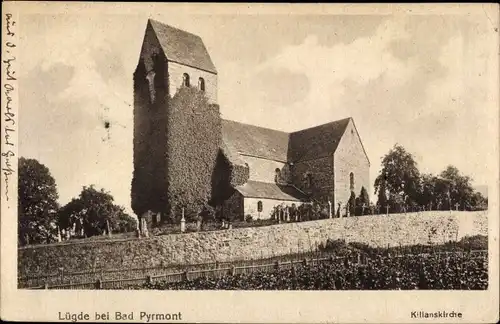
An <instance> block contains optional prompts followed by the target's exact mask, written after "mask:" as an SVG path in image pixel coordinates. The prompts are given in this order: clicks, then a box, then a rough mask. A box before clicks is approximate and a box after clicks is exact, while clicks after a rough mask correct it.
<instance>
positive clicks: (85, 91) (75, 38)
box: [19, 6, 498, 210]
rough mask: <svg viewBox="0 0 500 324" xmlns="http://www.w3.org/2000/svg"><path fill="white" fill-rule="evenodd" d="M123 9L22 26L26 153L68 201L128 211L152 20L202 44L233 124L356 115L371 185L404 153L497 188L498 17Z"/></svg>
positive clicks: (293, 125) (27, 19)
mask: <svg viewBox="0 0 500 324" xmlns="http://www.w3.org/2000/svg"><path fill="white" fill-rule="evenodd" d="M235 8H236V7H235ZM118 9H120V8H118ZM118 9H116V10H113V9H110V8H108V9H107V10H100V12H101V13H100V14H97V11H96V10H93V11H92V13H86V12H85V11H84V10H83V11H80V12H77V11H71V10H69V9H67V8H66V13H65V14H60V13H54V14H34V13H33V14H27V15H24V16H21V17H20V21H19V26H20V27H19V28H21V29H20V30H21V31H22V33H21V35H22V36H21V45H20V52H21V53H22V55H21V60H22V65H21V67H22V71H20V73H21V78H20V106H21V108H20V110H21V111H20V136H19V142H20V146H19V154H20V155H21V156H24V157H31V158H36V159H38V160H39V161H40V162H42V163H43V164H45V165H46V166H48V167H49V168H50V170H51V173H52V174H53V176H54V177H55V179H56V182H57V185H58V190H59V194H60V202H61V203H66V202H67V201H69V200H70V199H71V198H72V197H74V196H77V195H78V194H79V192H80V190H81V188H82V186H84V185H90V184H95V185H96V186H98V187H104V188H105V189H106V190H109V191H111V193H112V194H113V195H114V196H115V199H116V201H117V202H118V203H119V204H122V205H124V206H125V207H126V208H127V209H129V210H130V183H131V177H132V169H133V167H132V130H133V124H132V113H133V111H132V106H131V104H132V73H133V71H134V69H135V67H136V64H137V60H138V55H139V51H140V46H141V43H142V37H143V35H144V30H145V27H146V22H147V19H148V18H149V17H151V18H154V19H156V20H159V21H162V22H165V23H167V24H170V25H172V26H175V27H178V28H181V29H184V30H187V31H189V32H192V33H195V34H198V35H200V36H201V37H202V39H203V40H204V42H205V45H206V47H207V48H208V50H209V53H210V55H211V57H212V60H213V61H214V63H215V65H216V67H217V69H218V72H219V76H218V78H219V89H218V95H219V103H220V105H221V113H222V115H223V117H224V118H227V119H232V120H237V121H241V122H246V123H251V124H255V125H260V126H264V127H271V128H275V129H280V130H284V131H294V130H299V129H302V128H306V127H310V126H314V125H317V124H321V123H326V122H329V121H333V120H336V119H340V118H344V117H348V116H351V117H353V118H354V121H355V124H356V126H357V128H358V131H359V133H360V135H361V137H362V140H363V141H364V145H365V147H366V150H367V152H368V155H369V158H370V161H371V164H372V166H371V170H370V173H371V178H372V180H374V179H375V177H376V176H377V174H378V172H379V170H380V160H381V157H382V156H383V155H384V154H385V153H387V152H388V150H389V149H390V148H391V147H392V146H393V145H394V144H395V143H399V144H401V145H403V146H404V147H405V148H406V149H407V150H408V151H410V152H411V153H413V154H414V156H415V158H416V160H417V162H418V165H419V168H420V170H421V171H423V172H432V173H438V172H440V171H441V170H442V169H444V168H445V167H446V165H448V164H453V165H455V166H457V167H458V168H459V169H460V170H461V171H462V172H463V173H465V174H467V175H469V176H471V177H472V178H473V179H474V184H475V185H481V184H489V183H491V180H492V176H491V175H492V172H493V170H495V168H497V165H496V157H497V155H498V150H497V142H498V56H497V55H498V32H496V31H495V30H494V27H496V26H498V23H497V22H498V14H497V13H496V14H497V16H495V14H494V11H491V10H489V11H486V10H481V8H480V7H479V6H478V7H474V9H475V10H469V11H463V12H462V13H459V14H457V13H456V12H455V13H453V14H448V15H437V14H414V13H411V12H409V11H407V12H406V13H405V14H402V13H401V12H399V13H398V14H383V15H374V14H364V15H353V14H349V15H343V14H339V13H338V12H337V13H336V14H335V13H332V14H321V15H306V14H300V15H283V14H272V13H271V12H270V11H269V10H268V11H267V13H266V15H259V14H255V13H253V14H249V13H248V14H241V13H240V14H239V15H238V14H235V13H234V10H233V12H231V10H229V11H228V10H226V12H225V13H224V14H217V15H208V14H206V12H205V13H203V14H190V15H186V14H185V13H186V10H184V11H181V12H176V11H175V10H170V9H171V8H170V7H168V6H163V7H161V9H162V10H156V9H158V8H154V9H155V10H153V9H151V10H149V7H146V6H143V7H141V10H123V8H121V9H120V10H118ZM152 12H154V14H153V13H152ZM106 121H109V122H110V128H109V129H106V128H105V127H104V125H105V122H106ZM495 174H496V173H495Z"/></svg>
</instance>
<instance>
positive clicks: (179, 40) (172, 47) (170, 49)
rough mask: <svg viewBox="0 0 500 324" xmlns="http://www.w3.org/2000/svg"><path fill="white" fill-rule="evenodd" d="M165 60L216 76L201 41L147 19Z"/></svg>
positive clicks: (194, 36)
mask: <svg viewBox="0 0 500 324" xmlns="http://www.w3.org/2000/svg"><path fill="white" fill-rule="evenodd" d="M149 23H150V24H151V27H152V28H153V30H154V32H155V34H156V37H157V38H158V41H159V42H160V45H161V47H162V49H163V51H164V53H165V56H166V57H167V60H169V61H172V62H176V63H180V64H184V65H187V66H191V67H194V68H198V69H201V70H205V71H207V72H211V73H215V74H217V70H216V69H215V65H214V63H213V62H212V59H211V58H210V55H209V54H208V51H207V49H206V47H205V45H204V44H203V41H202V39H201V38H200V37H199V36H197V35H194V34H191V33H188V32H186V31H184V30H181V29H177V28H174V27H171V26H169V25H166V24H163V23H161V22H158V21H156V20H153V19H149Z"/></svg>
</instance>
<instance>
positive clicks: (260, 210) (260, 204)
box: [257, 200, 262, 213]
mask: <svg viewBox="0 0 500 324" xmlns="http://www.w3.org/2000/svg"><path fill="white" fill-rule="evenodd" d="M257 211H258V212H259V213H261V212H262V201H261V200H259V201H258V202H257Z"/></svg>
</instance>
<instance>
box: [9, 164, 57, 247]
mask: <svg viewBox="0 0 500 324" xmlns="http://www.w3.org/2000/svg"><path fill="white" fill-rule="evenodd" d="M18 168H19V171H18V172H19V180H18V181H19V184H18V215H19V216H18V217H19V218H18V240H19V244H21V245H25V244H37V243H50V242H53V241H55V239H56V236H57V224H56V220H57V210H58V208H59V205H58V203H57V199H58V198H59V197H58V194H57V187H56V181H55V180H54V178H53V177H52V175H51V174H50V171H49V169H48V168H47V167H46V166H45V165H43V164H41V163H40V162H38V161H37V160H35V159H26V158H23V157H21V158H19V166H18Z"/></svg>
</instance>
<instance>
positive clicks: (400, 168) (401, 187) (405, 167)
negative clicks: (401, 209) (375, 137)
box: [375, 144, 420, 208]
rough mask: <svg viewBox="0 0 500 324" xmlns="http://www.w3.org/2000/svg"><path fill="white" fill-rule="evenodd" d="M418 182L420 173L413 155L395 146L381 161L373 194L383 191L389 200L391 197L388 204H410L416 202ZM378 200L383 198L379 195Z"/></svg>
mask: <svg viewBox="0 0 500 324" xmlns="http://www.w3.org/2000/svg"><path fill="white" fill-rule="evenodd" d="M419 182H420V172H419V171H418V168H417V163H416V162H415V160H414V158H413V155H412V154H411V153H409V152H407V151H406V150H405V149H404V148H403V147H402V146H401V145H398V144H396V145H394V147H393V148H392V149H391V150H390V151H389V153H387V154H386V155H385V156H384V157H383V159H382V169H381V170H380V173H379V175H378V176H377V178H376V179H375V193H377V192H380V190H381V189H385V190H386V191H387V193H388V194H389V198H391V197H392V199H389V203H395V202H396V201H403V202H404V203H410V202H414V201H417V200H418V197H419V187H420V186H419ZM381 195H383V194H381ZM379 199H382V200H383V197H381V196H380V195H379ZM381 202H382V203H383V201H381ZM381 207H385V206H382V205H381ZM392 207H393V208H394V206H392Z"/></svg>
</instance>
